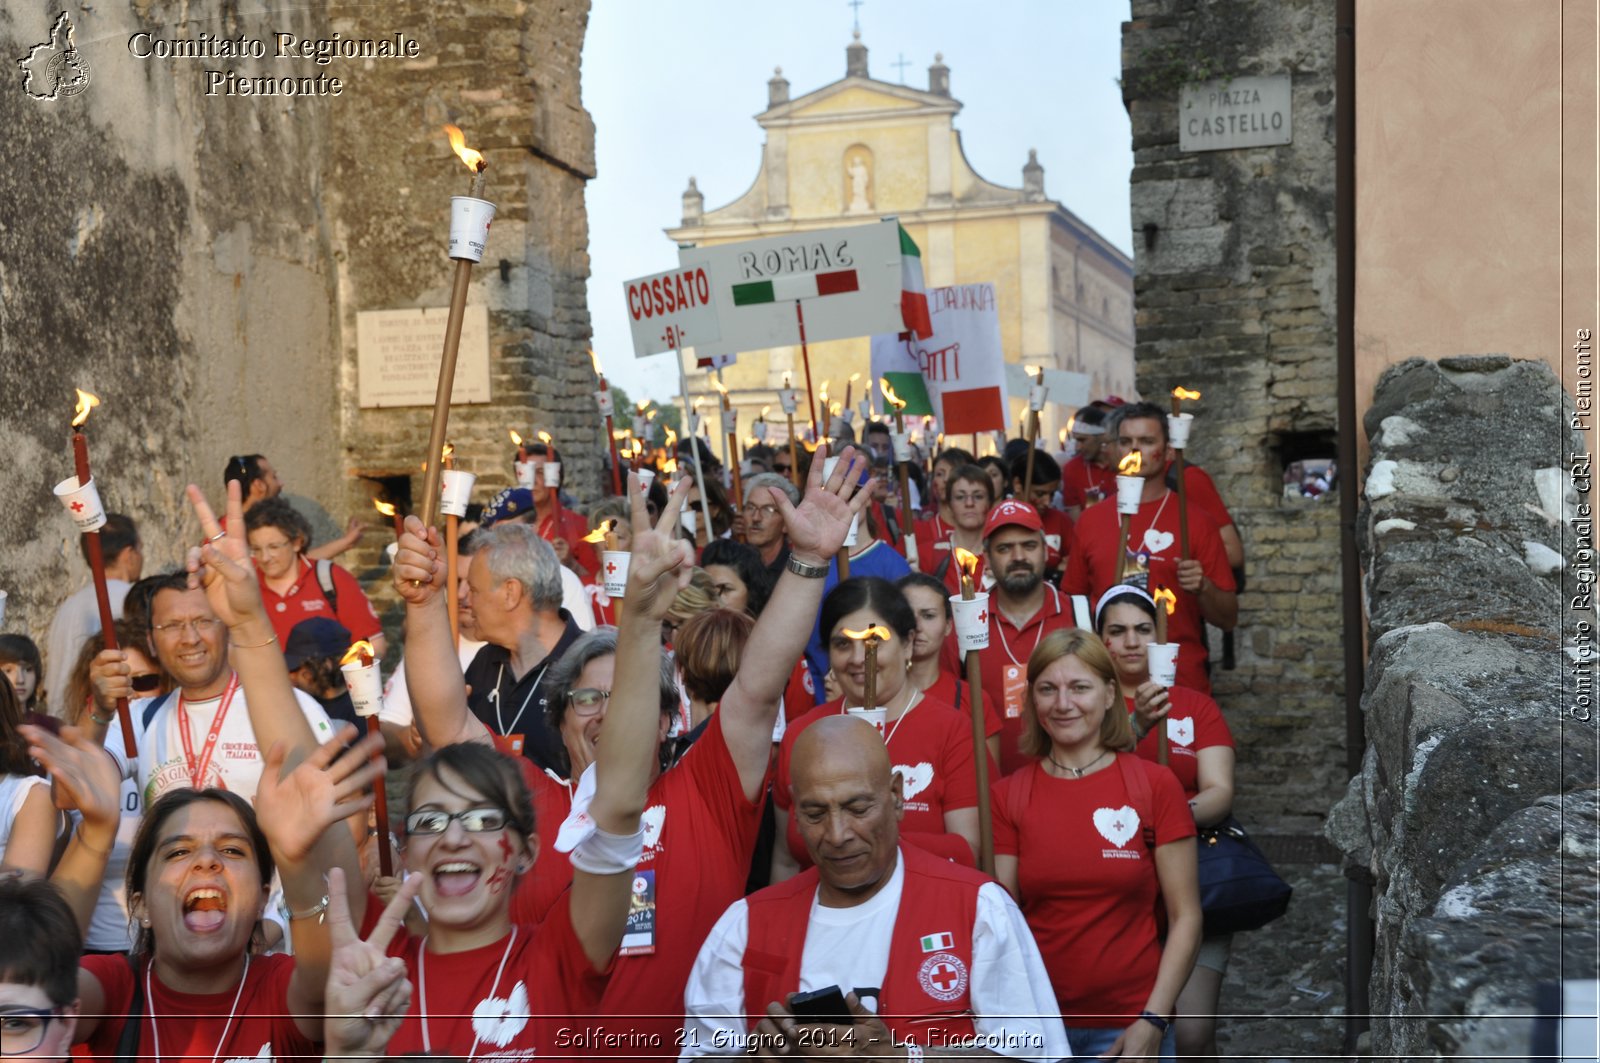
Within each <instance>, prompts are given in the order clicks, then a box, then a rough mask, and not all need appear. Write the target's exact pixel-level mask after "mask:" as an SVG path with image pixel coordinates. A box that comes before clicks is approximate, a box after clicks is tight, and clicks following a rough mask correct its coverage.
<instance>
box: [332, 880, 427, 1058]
mask: <svg viewBox="0 0 1600 1063" xmlns="http://www.w3.org/2000/svg"><path fill="white" fill-rule="evenodd" d="M421 889H422V876H421V875H412V876H411V878H409V879H408V880H406V882H405V883H403V884H402V885H401V886H400V888H399V890H398V891H397V892H396V893H395V895H394V898H393V899H392V900H391V901H390V902H389V903H388V905H387V906H386V907H385V908H384V909H383V915H381V916H380V917H379V918H378V923H377V925H376V926H375V927H373V928H372V934H371V935H370V936H369V937H368V938H367V939H366V940H365V941H363V940H361V938H359V937H357V936H356V928H355V926H354V925H352V924H351V921H350V904H349V902H348V901H347V900H346V899H345V881H344V872H343V871H342V870H341V869H339V868H337V867H336V868H333V869H332V870H330V871H329V872H328V935H329V938H330V939H331V941H332V944H333V955H332V957H331V960H330V963H329V966H328V988H327V996H326V997H325V999H324V1001H323V1007H324V1009H325V1012H326V1016H327V1017H326V1020H325V1022H324V1026H323V1037H324V1039H325V1041H326V1044H325V1046H324V1048H323V1052H324V1055H325V1057H326V1058H329V1059H334V1058H359V1057H372V1056H381V1055H383V1054H384V1048H385V1047H386V1046H387V1045H388V1043H389V1038H391V1037H393V1036H394V1032H395V1031H396V1030H398V1029H399V1028H400V1022H401V1020H402V1019H404V1018H405V1015H406V1011H407V1010H408V1009H409V1008H410V1006H411V983H410V982H409V981H407V980H406V964H405V961H404V960H402V959H400V958H399V957H398V956H388V955H386V953H387V952H388V949H389V943H390V942H391V941H393V940H394V935H395V932H396V931H398V930H399V929H400V926H401V924H402V923H403V922H404V921H405V917H406V912H407V911H408V910H409V909H410V907H411V902H412V901H413V900H414V899H415V898H416V896H417V893H418V891H420V890H421Z"/></svg>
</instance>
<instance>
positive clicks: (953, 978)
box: [928, 963, 961, 993]
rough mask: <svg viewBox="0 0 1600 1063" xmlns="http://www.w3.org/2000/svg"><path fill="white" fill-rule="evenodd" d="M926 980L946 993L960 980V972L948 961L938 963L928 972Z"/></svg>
mask: <svg viewBox="0 0 1600 1063" xmlns="http://www.w3.org/2000/svg"><path fill="white" fill-rule="evenodd" d="M928 980H929V981H931V982H932V983H933V984H934V985H936V986H938V987H939V990H940V991H941V992H944V993H948V992H950V990H952V989H954V988H955V987H956V983H957V982H959V981H961V974H960V972H958V971H957V970H956V969H955V968H954V967H952V966H950V965H949V964H948V963H940V964H937V965H935V966H934V968H933V970H931V971H929V972H928Z"/></svg>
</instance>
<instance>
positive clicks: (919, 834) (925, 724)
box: [772, 693, 993, 868]
mask: <svg viewBox="0 0 1600 1063" xmlns="http://www.w3.org/2000/svg"><path fill="white" fill-rule="evenodd" d="M900 696H901V697H904V696H905V695H904V693H902V694H901V695H900ZM843 712H844V700H843V699H842V698H841V699H837V700H834V701H830V702H828V703H827V704H825V705H818V706H817V707H816V708H815V709H813V710H812V711H810V712H808V713H806V714H805V715H804V716H802V717H800V719H798V720H796V721H795V722H794V723H793V724H792V725H791V726H790V727H789V729H788V730H787V731H785V732H784V734H783V745H782V746H781V747H780V748H779V751H778V777H777V781H776V782H775V783H774V785H773V788H772V795H773V800H774V801H776V802H777V805H778V807H779V808H781V809H783V810H784V811H785V812H788V813H789V829H788V834H787V839H788V843H789V852H790V853H791V854H793V855H794V858H795V859H796V860H797V861H799V863H800V866H801V867H802V868H807V867H810V866H811V856H810V854H809V853H807V852H806V843H805V840H804V839H803V838H802V837H801V836H800V827H799V824H798V823H797V822H796V816H795V815H794V795H793V794H791V793H790V791H789V787H790V785H791V783H792V782H793V779H792V778H791V776H790V774H789V758H790V756H791V755H792V754H793V753H794V743H795V739H797V738H799V737H800V732H802V731H804V730H805V729H806V728H807V727H810V726H811V725H812V724H814V723H816V722H817V721H818V720H821V719H823V718H825V717H828V716H839V715H842V714H843ZM969 719H970V717H968V716H967V715H966V714H965V713H960V712H957V711H956V710H955V709H952V708H951V707H950V706H949V705H948V704H945V703H943V702H938V701H934V700H933V699H932V698H930V697H928V695H926V694H924V695H923V696H922V700H921V701H919V702H917V704H915V705H913V706H912V707H911V710H910V711H909V712H906V713H904V714H902V715H901V717H900V719H898V720H892V721H890V723H889V740H888V746H889V759H890V762H891V763H892V764H894V770H895V771H897V772H899V773H900V775H901V777H902V778H903V779H904V780H905V781H904V783H903V786H904V796H905V816H904V817H903V818H902V819H901V820H900V836H901V837H902V838H904V839H906V840H907V841H910V842H914V843H916V844H917V845H920V846H922V847H923V848H924V849H927V850H929V851H930V852H934V853H936V854H938V855H940V856H945V857H958V856H960V855H961V854H962V853H963V852H965V854H966V859H965V860H964V861H963V862H964V863H966V864H969V865H970V864H972V863H973V859H972V850H971V847H970V846H969V845H967V843H966V841H964V840H963V839H961V838H960V837H959V836H958V835H953V834H950V833H949V832H948V831H947V830H946V829H945V825H944V814H945V813H946V812H954V811H956V810H958V809H962V808H974V807H976V806H977V804H978V776H977V771H976V769H975V768H974V767H973V760H972V725H971V723H969V722H968V721H969ZM992 774H993V772H992V771H991V777H992Z"/></svg>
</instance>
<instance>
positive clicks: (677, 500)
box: [626, 473, 694, 621]
mask: <svg viewBox="0 0 1600 1063" xmlns="http://www.w3.org/2000/svg"><path fill="white" fill-rule="evenodd" d="M689 487H690V481H689V480H687V479H683V480H679V481H678V482H677V483H675V484H673V485H672V490H671V491H670V492H669V493H668V494H667V504H666V505H665V506H663V507H662V509H661V518H660V519H659V520H657V521H656V523H655V526H654V527H651V525H650V514H649V513H648V511H647V510H646V509H645V492H644V488H643V487H641V486H640V484H639V477H638V474H636V473H629V474H628V498H629V500H630V501H631V503H632V507H633V550H632V557H631V558H630V559H629V562H628V593H627V597H626V601H627V608H628V609H629V610H630V611H632V612H635V613H636V614H637V615H639V616H643V617H646V618H648V619H651V620H656V621H659V620H661V619H662V618H663V617H665V616H666V615H667V610H668V609H669V608H671V606H672V600H673V598H674V597H676V596H677V593H678V591H680V590H682V589H683V588H684V587H687V586H688V585H689V575H690V570H691V569H692V568H693V567H694V545H693V544H692V543H690V542H689V541H688V540H687V539H680V538H678V534H677V533H678V514H679V513H681V512H682V511H683V500H684V499H685V498H687V497H688V495H689Z"/></svg>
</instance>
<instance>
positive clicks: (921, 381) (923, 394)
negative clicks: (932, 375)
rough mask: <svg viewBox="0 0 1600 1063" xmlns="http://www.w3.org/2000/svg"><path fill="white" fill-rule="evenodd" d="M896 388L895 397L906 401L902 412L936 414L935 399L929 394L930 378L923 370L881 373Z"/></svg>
mask: <svg viewBox="0 0 1600 1063" xmlns="http://www.w3.org/2000/svg"><path fill="white" fill-rule="evenodd" d="M880 375H881V376H882V377H883V379H884V380H887V381H888V382H889V386H890V387H891V388H894V394H895V398H897V399H899V400H900V401H901V402H903V403H905V404H906V406H905V409H903V410H901V411H900V412H901V413H902V414H904V415H905V416H907V417H932V416H934V409H933V399H931V398H930V397H929V396H928V378H927V377H925V376H923V375H922V373H921V371H920V370H919V371H917V372H914V373H904V372H893V371H891V372H887V373H883V374H880Z"/></svg>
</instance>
